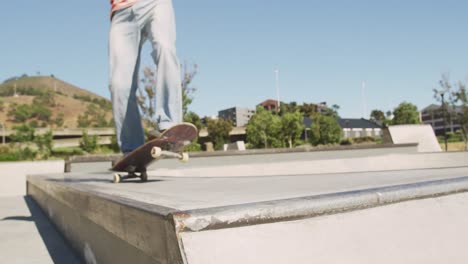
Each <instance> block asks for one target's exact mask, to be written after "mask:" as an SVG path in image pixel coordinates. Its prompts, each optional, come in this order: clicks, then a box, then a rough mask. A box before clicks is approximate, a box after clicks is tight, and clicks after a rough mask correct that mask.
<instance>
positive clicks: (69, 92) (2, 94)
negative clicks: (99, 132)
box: [0, 76, 112, 128]
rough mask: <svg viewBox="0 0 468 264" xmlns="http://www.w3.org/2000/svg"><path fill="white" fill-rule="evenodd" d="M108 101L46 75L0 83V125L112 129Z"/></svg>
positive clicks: (9, 126)
mask: <svg viewBox="0 0 468 264" xmlns="http://www.w3.org/2000/svg"><path fill="white" fill-rule="evenodd" d="M111 120H112V111H111V103H110V100H108V99H106V98H104V97H102V96H99V95H97V94H95V93H92V92H90V91H87V90H85V89H82V88H80V87H77V86H75V85H72V84H69V83H67V82H65V81H62V80H60V79H57V78H54V77H49V76H34V77H28V76H24V77H22V78H18V79H11V80H9V81H7V82H4V83H3V84H0V122H2V123H5V125H6V126H7V127H8V128H11V127H13V126H15V125H21V124H23V123H26V124H30V125H32V126H35V127H54V128H56V127H63V128H77V127H98V126H112V124H111Z"/></svg>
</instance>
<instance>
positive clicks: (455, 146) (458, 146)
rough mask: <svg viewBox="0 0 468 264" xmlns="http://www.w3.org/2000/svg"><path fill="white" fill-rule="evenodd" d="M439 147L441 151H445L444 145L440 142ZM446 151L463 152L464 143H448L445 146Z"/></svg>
mask: <svg viewBox="0 0 468 264" xmlns="http://www.w3.org/2000/svg"><path fill="white" fill-rule="evenodd" d="M440 147H441V148H442V150H445V144H444V143H443V142H442V143H440ZM447 149H448V151H465V143H464V142H448V144H447Z"/></svg>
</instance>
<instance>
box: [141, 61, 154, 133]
mask: <svg viewBox="0 0 468 264" xmlns="http://www.w3.org/2000/svg"><path fill="white" fill-rule="evenodd" d="M141 82H142V84H143V89H138V96H137V102H138V105H139V106H140V110H141V113H142V116H143V120H144V122H145V123H146V125H147V126H148V127H156V126H157V122H156V121H155V118H154V114H155V106H154V103H155V101H154V91H155V90H156V72H155V71H153V70H152V69H151V68H150V67H145V68H144V69H143V79H141Z"/></svg>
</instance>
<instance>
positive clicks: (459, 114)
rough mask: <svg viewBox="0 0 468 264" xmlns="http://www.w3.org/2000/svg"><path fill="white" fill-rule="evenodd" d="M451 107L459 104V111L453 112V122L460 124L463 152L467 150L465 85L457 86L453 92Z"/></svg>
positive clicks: (466, 93)
mask: <svg viewBox="0 0 468 264" xmlns="http://www.w3.org/2000/svg"><path fill="white" fill-rule="evenodd" d="M452 95H453V97H452V98H453V99H452V100H453V101H452V102H451V103H452V106H453V107H454V109H455V107H456V105H457V104H459V107H460V108H461V111H456V112H455V121H456V122H457V123H459V124H460V130H461V134H462V137H463V141H464V143H465V150H468V91H467V89H466V85H465V84H463V83H461V82H460V83H459V84H458V90H457V91H454V92H453V94H452Z"/></svg>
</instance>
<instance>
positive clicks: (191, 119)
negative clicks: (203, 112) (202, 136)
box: [184, 112, 204, 131]
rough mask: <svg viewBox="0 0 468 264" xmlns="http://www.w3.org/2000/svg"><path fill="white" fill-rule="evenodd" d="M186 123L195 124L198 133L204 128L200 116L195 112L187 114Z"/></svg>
mask: <svg viewBox="0 0 468 264" xmlns="http://www.w3.org/2000/svg"><path fill="white" fill-rule="evenodd" d="M184 122H188V123H191V124H194V125H195V126H196V127H197V129H198V131H200V130H201V129H202V128H203V126H204V125H203V122H202V120H201V118H200V116H198V115H197V114H195V113H194V112H188V113H187V114H185V116H184Z"/></svg>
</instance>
